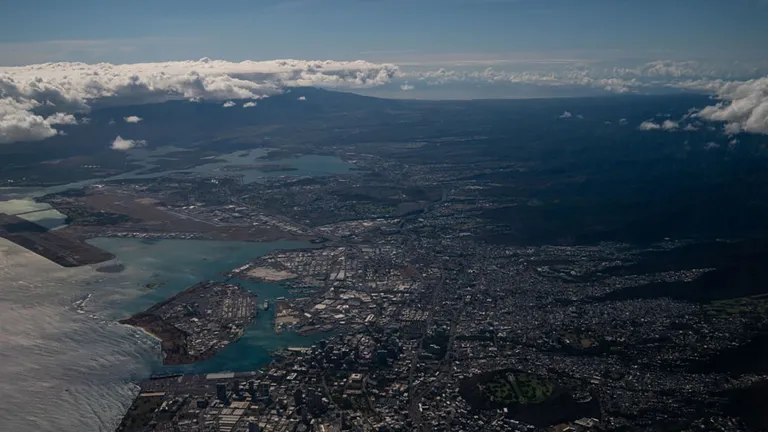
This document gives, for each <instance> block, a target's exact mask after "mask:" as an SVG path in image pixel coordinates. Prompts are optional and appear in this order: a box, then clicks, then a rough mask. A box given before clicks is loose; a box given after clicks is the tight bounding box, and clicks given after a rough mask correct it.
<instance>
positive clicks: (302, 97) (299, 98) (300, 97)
mask: <svg viewBox="0 0 768 432" xmlns="http://www.w3.org/2000/svg"><path fill="white" fill-rule="evenodd" d="M297 99H298V100H300V101H305V100H307V97H306V96H299V97H298V98H297Z"/></svg>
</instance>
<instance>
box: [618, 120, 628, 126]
mask: <svg viewBox="0 0 768 432" xmlns="http://www.w3.org/2000/svg"><path fill="white" fill-rule="evenodd" d="M627 123H629V121H627V119H625V118H621V119H619V124H621V125H625V124H627Z"/></svg>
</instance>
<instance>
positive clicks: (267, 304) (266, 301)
mask: <svg viewBox="0 0 768 432" xmlns="http://www.w3.org/2000/svg"><path fill="white" fill-rule="evenodd" d="M263 307H264V310H267V309H269V300H264V305H263Z"/></svg>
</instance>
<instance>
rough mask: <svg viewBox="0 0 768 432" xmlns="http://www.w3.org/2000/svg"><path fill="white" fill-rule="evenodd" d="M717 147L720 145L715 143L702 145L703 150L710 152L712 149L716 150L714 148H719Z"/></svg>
mask: <svg viewBox="0 0 768 432" xmlns="http://www.w3.org/2000/svg"><path fill="white" fill-rule="evenodd" d="M719 147H720V144H718V143H716V142H713V141H710V142H708V143H706V144H704V149H705V150H712V149H716V148H719Z"/></svg>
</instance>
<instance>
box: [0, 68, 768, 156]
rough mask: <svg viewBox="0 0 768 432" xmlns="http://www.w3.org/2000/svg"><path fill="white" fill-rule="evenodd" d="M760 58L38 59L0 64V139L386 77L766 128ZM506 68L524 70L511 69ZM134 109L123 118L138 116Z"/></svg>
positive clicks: (732, 130)
mask: <svg viewBox="0 0 768 432" xmlns="http://www.w3.org/2000/svg"><path fill="white" fill-rule="evenodd" d="M767 65H768V63H766V64H765V65H764V64H756V65H747V64H736V65H733V64H731V65H712V64H705V63H700V62H681V61H655V62H649V63H642V64H638V65H624V66H616V65H608V64H599V63H589V62H581V63H580V62H571V63H567V64H551V63H542V64H541V65H531V64H525V65H523V66H519V65H517V66H515V65H514V64H504V63H503V62H501V63H498V65H496V64H495V65H494V67H489V68H485V69H477V68H474V69H467V68H466V67H461V66H456V67H455V68H454V69H445V68H440V69H436V70H429V69H424V68H422V69H411V70H408V71H406V70H401V69H400V68H398V67H397V66H395V65H392V64H377V63H370V62H366V61H352V62H339V61H303V60H274V61H258V62H256V61H244V62H239V63H236V62H227V61H221V60H211V59H207V58H204V59H201V60H197V61H177V62H160V63H140V64H125V65H114V64H108V63H99V64H84V63H46V64H38V65H30V66H22V67H0V144H2V143H11V142H17V141H36V140H42V139H45V138H49V137H52V136H55V135H57V134H58V133H60V129H61V128H60V127H61V125H76V124H80V123H84V119H83V118H82V117H80V115H79V114H78V113H87V112H88V111H89V110H90V109H91V107H92V106H94V104H98V105H110V104H122V105H131V104H141V103H151V102H162V101H166V100H171V99H187V100H193V101H202V100H208V101H217V102H219V103H222V105H223V106H225V107H228V106H231V104H234V103H237V102H236V101H238V100H243V99H246V100H250V101H247V102H245V103H244V104H243V105H242V106H243V107H244V108H249V107H253V106H255V104H256V101H257V100H258V99H261V98H263V97H268V96H271V95H275V94H279V93H282V92H283V91H284V90H285V89H287V88H291V87H301V86H315V87H323V88H341V89H362V88H368V87H374V86H379V85H384V84H388V83H392V84H393V85H394V88H395V89H398V90H400V91H401V92H411V94H415V93H417V92H419V91H421V90H422V89H428V88H429V87H430V86H437V85H443V84H451V83H456V84H462V83H464V84H490V85H504V84H513V85H529V86H538V87H547V88H554V89H568V88H576V87H578V88H585V89H589V90H590V91H593V92H596V93H598V94H599V93H601V92H602V93H651V92H654V91H658V90H659V89H665V91H667V92H669V91H698V92H705V93H712V94H715V95H717V96H718V98H719V101H718V102H717V103H714V104H713V105H711V106H708V107H705V108H704V109H702V110H700V111H698V112H697V113H694V114H693V115H694V116H697V117H698V118H699V119H700V120H707V121H715V122H722V123H724V126H723V128H724V129H723V130H724V132H725V133H727V134H736V133H740V132H752V133H766V134H768V76H764V75H766V74H768V66H767ZM497 67H502V68H504V69H503V70H499V69H497ZM515 67H523V68H527V69H526V70H514V68H515ZM510 68H511V69H510ZM414 84H415V85H414ZM299 99H300V100H301V98H299ZM76 114H78V116H77V117H76ZM134 117H135V116H130V117H126V118H124V119H123V120H124V121H125V122H128V123H134V122H137V121H141V119H140V118H138V117H135V119H134ZM574 117H577V116H575V115H574ZM78 119H79V120H78ZM129 119H130V120H129ZM651 123H653V124H646V125H645V126H643V128H644V129H646V130H649V129H663V130H679V129H680V128H682V129H684V130H689V129H688V128H689V126H685V127H683V126H682V125H681V124H680V125H677V126H674V125H673V124H672V123H667V122H664V123H661V124H659V123H654V122H651ZM653 125H656V126H658V128H655V127H654V126H653Z"/></svg>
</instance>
